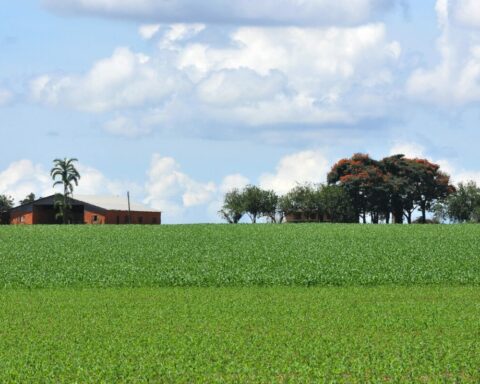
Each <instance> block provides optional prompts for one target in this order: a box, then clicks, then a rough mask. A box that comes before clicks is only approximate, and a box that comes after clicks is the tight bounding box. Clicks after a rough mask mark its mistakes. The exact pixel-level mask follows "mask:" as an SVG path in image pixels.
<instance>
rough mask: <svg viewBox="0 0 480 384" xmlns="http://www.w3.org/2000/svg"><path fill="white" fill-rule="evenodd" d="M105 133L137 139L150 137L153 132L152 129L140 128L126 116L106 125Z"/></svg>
mask: <svg viewBox="0 0 480 384" xmlns="http://www.w3.org/2000/svg"><path fill="white" fill-rule="evenodd" d="M104 129H105V131H107V132H109V133H111V134H113V135H116V136H123V137H128V138H136V137H140V136H145V135H148V134H149V133H151V132H152V130H151V128H149V127H143V126H139V125H138V124H137V123H136V122H135V121H133V120H132V119H129V118H127V117H125V116H118V117H116V118H114V119H112V120H110V121H108V122H106V123H105V125H104Z"/></svg>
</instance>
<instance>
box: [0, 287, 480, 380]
mask: <svg viewBox="0 0 480 384" xmlns="http://www.w3.org/2000/svg"><path fill="white" fill-rule="evenodd" d="M479 296H480V291H479V288H469V287H459V288H450V287H449V288H446V287H444V288H442V287H415V288H408V287H404V288H400V287H378V288H353V289H352V288H348V289H345V288H310V289H307V288H286V287H276V288H257V287H251V288H231V289H225V288H207V289H198V288H187V289H184V288H183V289H172V288H166V289H145V288H141V289H128V288H127V289H105V290H34V291H24V290H20V291H10V290H7V291H0V303H1V308H2V310H1V311H0V382H2V383H14V382H18V383H47V382H50V383H140V382H141V383H287V382H288V383H381V382H392V383H443V382H445V383H449V382H451V383H478V382H479V381H480V372H479V370H478V367H479V366H480V338H479V337H478V323H479V320H478V319H479V318H480V306H479V305H478V297H479Z"/></svg>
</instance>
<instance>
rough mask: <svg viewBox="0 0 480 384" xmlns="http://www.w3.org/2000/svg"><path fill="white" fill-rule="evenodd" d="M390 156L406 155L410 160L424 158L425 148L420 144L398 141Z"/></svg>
mask: <svg viewBox="0 0 480 384" xmlns="http://www.w3.org/2000/svg"><path fill="white" fill-rule="evenodd" d="M390 155H391V156H393V155H405V156H406V157H409V158H413V159H414V158H419V159H420V158H424V157H425V147H424V146H423V145H420V144H418V143H414V142H406V141H397V142H396V143H395V144H394V145H393V147H392V148H391V149H390Z"/></svg>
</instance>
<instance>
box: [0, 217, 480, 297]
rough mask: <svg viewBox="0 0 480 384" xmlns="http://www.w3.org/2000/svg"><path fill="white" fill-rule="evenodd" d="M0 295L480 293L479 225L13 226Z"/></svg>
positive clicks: (3, 256) (2, 254) (5, 240)
mask: <svg viewBox="0 0 480 384" xmlns="http://www.w3.org/2000/svg"><path fill="white" fill-rule="evenodd" d="M0 266H1V269H0V287H3V288H60V287H69V288H72V287H75V288H77V287H90V288H91V287H106V288H110V287H171V286H210V287H216V286H219V287H225V286H285V285H287V286H346V285H350V286H352V285H353V286H358V285H365V286H377V285H405V286H410V285H431V284H436V285H444V284H449V285H475V286H480V226H476V225H465V226H462V225H458V226H361V225H332V226H329V225H283V226H280V225H259V226H253V225H242V226H228V225H191V226H163V227H161V226H157V227H130V228H128V227H121V226H120V227H116V226H113V227H112V226H111V227H108V226H103V227H97V226H81V227H75V226H71V227H61V226H58V227H26V226H25V227H5V228H1V229H0Z"/></svg>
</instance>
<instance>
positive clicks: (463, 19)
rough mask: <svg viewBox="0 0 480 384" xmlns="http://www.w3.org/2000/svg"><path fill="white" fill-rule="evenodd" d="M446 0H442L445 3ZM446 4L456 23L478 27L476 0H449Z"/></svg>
mask: <svg viewBox="0 0 480 384" xmlns="http://www.w3.org/2000/svg"><path fill="white" fill-rule="evenodd" d="M447 1H448V0H443V2H445V3H446V2H447ZM448 6H449V9H450V12H451V13H452V18H453V20H454V21H455V22H456V23H458V24H460V25H463V26H467V27H474V28H479V27H480V3H479V2H478V0H450V3H449V4H448Z"/></svg>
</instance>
